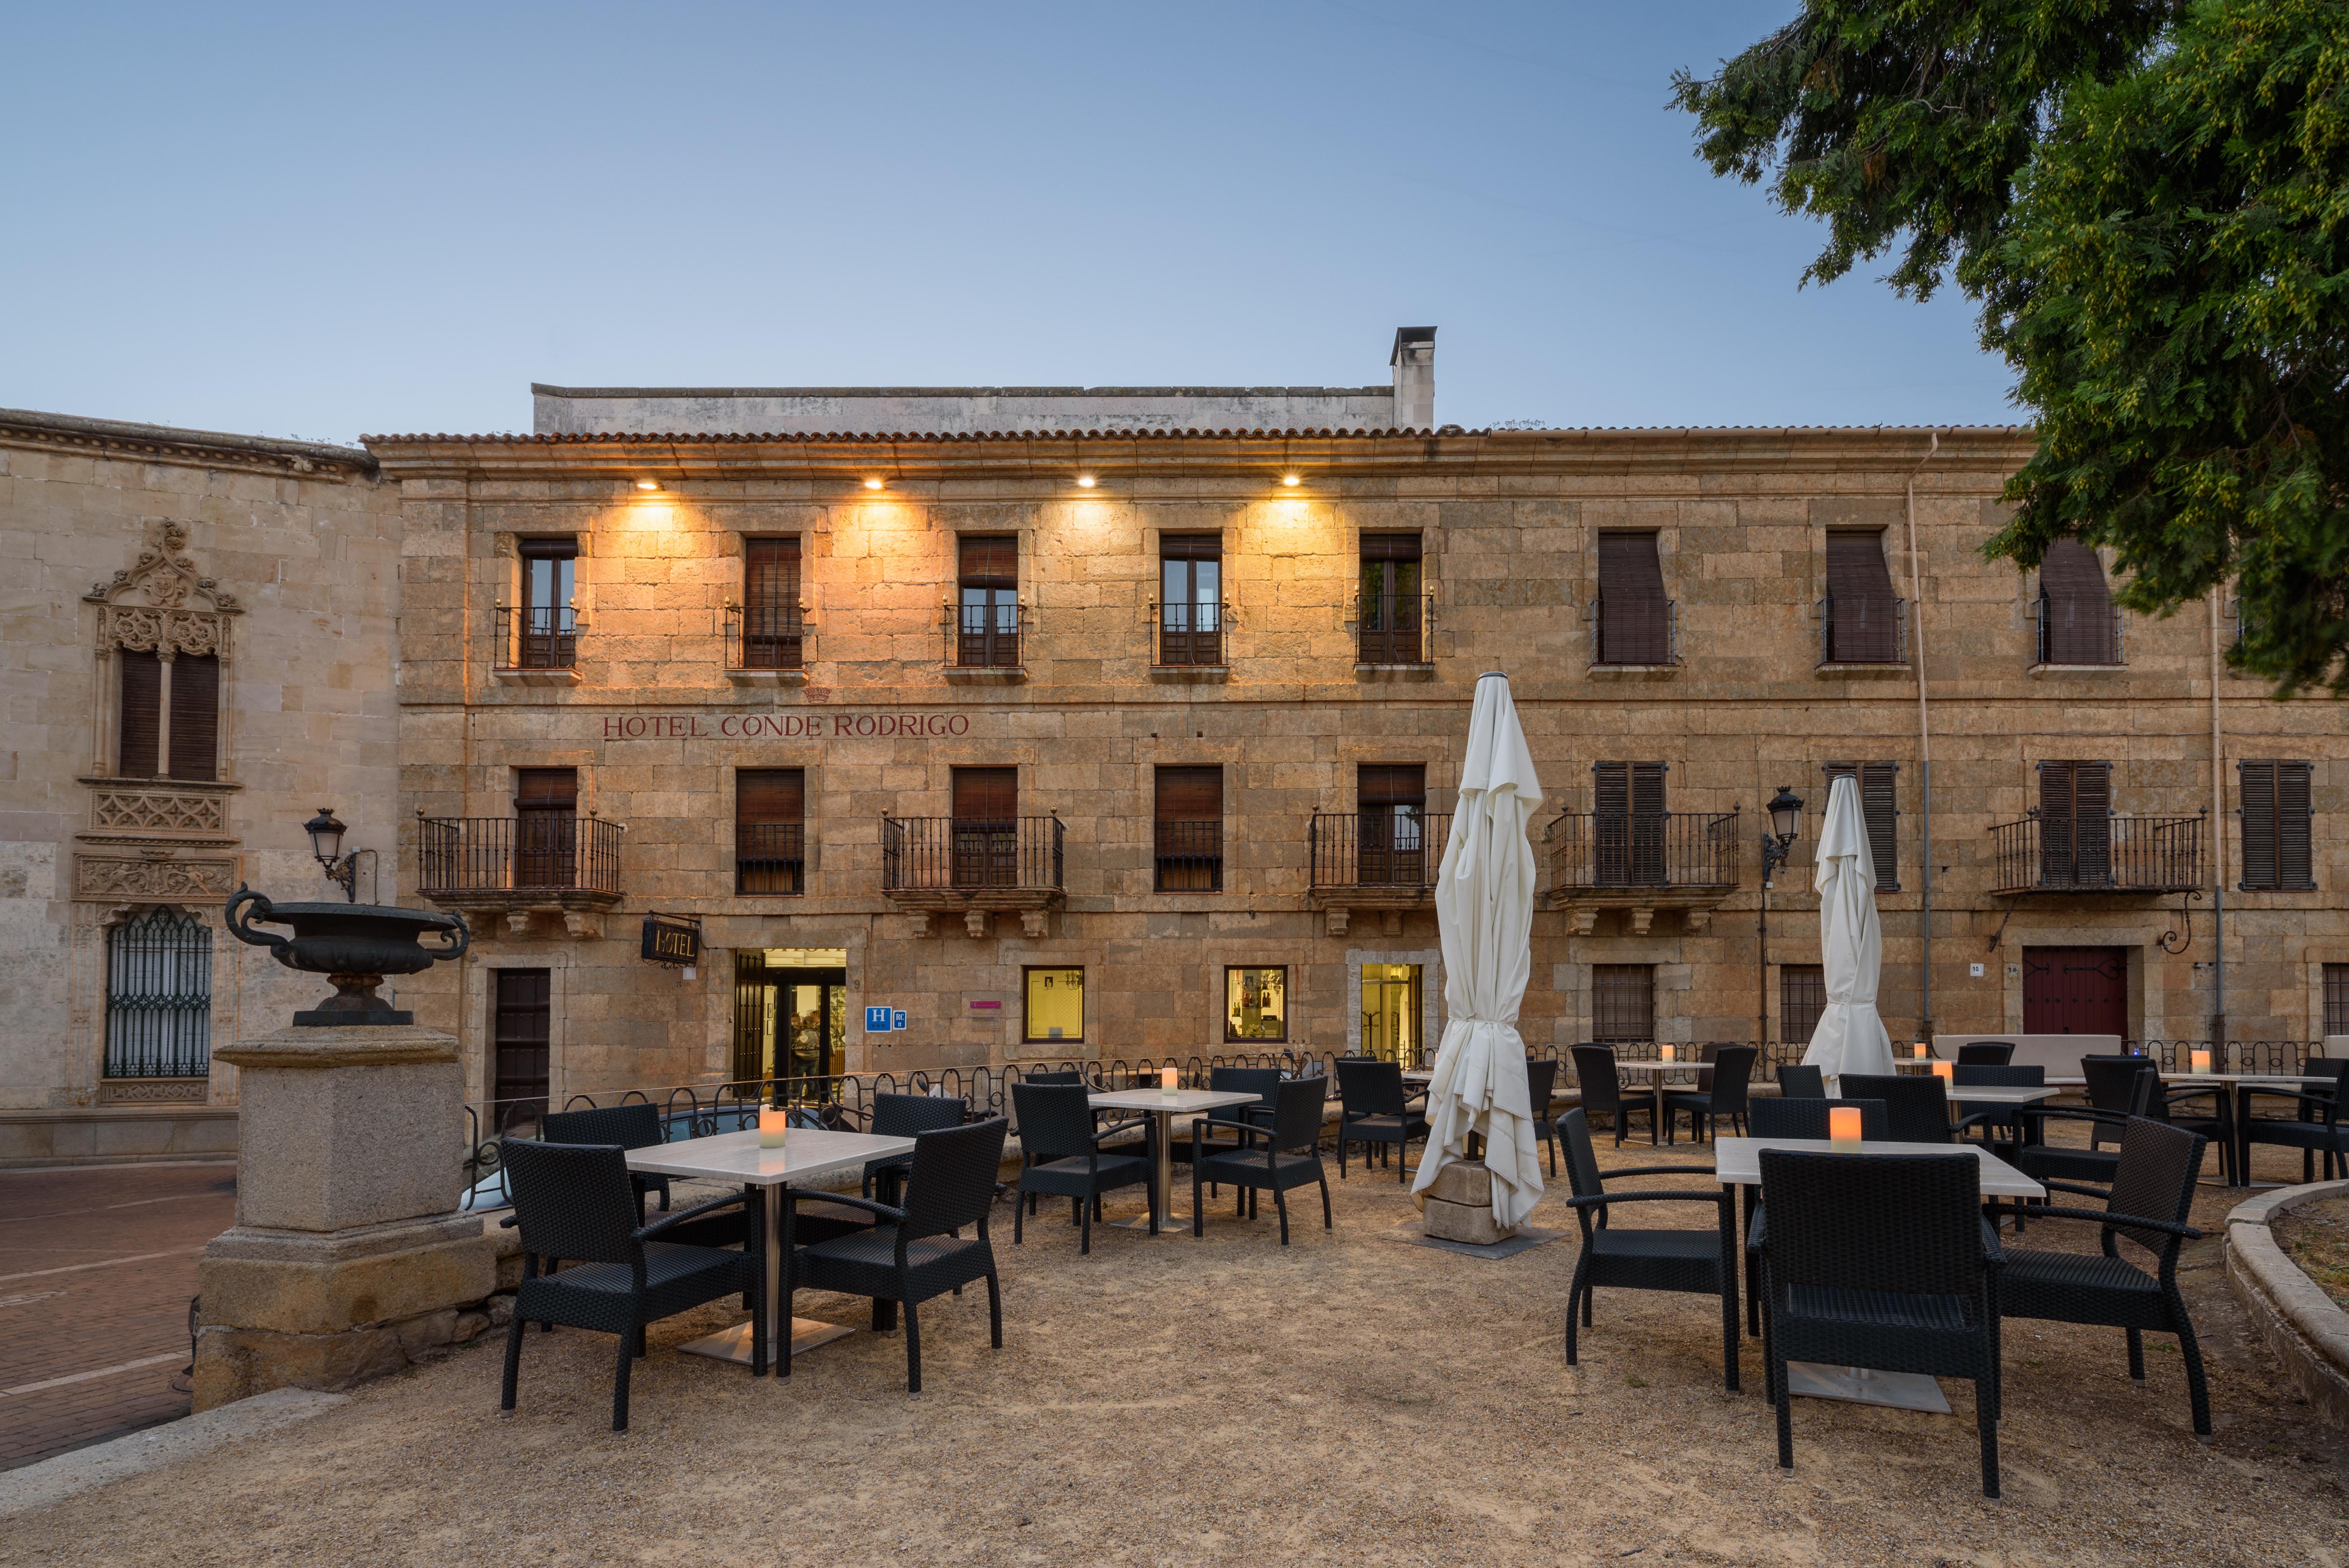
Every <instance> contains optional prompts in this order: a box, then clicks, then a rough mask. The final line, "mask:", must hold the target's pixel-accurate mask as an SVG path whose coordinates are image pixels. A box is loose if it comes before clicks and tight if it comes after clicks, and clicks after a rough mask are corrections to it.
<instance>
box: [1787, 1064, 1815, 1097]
mask: <svg viewBox="0 0 2349 1568" xmlns="http://www.w3.org/2000/svg"><path fill="white" fill-rule="evenodd" d="M1778 1092H1779V1093H1780V1094H1781V1095H1784V1096H1785V1098H1787V1099H1826V1097H1827V1078H1826V1071H1825V1070H1824V1069H1823V1068H1814V1067H1806V1066H1804V1065H1803V1064H1802V1063H1800V1062H1787V1063H1785V1064H1784V1065H1782V1066H1781V1067H1780V1068H1778Z"/></svg>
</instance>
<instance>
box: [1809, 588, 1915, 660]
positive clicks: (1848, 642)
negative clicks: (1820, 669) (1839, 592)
mask: <svg viewBox="0 0 2349 1568" xmlns="http://www.w3.org/2000/svg"><path fill="white" fill-rule="evenodd" d="M1880 603H1882V601H1880V600H1879V601H1878V604H1880ZM1870 608H1871V606H1869V605H1868V603H1867V602H1866V601H1864V600H1863V601H1861V602H1860V603H1858V605H1857V607H1850V606H1847V608H1846V610H1845V613H1844V614H1843V615H1842V617H1841V618H1840V619H1838V618H1837V614H1836V602H1835V598H1834V596H1833V595H1832V594H1830V595H1829V596H1828V597H1826V598H1824V599H1822V600H1820V601H1819V663H1820V665H1822V666H1825V665H1907V664H1908V663H1909V601H1908V600H1906V599H1895V600H1893V601H1892V614H1889V615H1887V614H1883V613H1882V611H1881V610H1880V609H1878V610H1877V612H1876V613H1875V614H1869V610H1870Z"/></svg>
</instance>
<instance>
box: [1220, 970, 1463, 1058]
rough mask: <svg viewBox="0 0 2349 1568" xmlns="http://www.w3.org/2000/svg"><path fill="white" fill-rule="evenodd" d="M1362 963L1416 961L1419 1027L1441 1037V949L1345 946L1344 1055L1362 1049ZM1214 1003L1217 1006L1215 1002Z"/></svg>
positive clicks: (1434, 1038)
mask: <svg viewBox="0 0 2349 1568" xmlns="http://www.w3.org/2000/svg"><path fill="white" fill-rule="evenodd" d="M1366 964H1416V965H1419V967H1420V975H1419V1027H1420V1031H1421V1037H1422V1038H1423V1039H1425V1040H1426V1041H1427V1042H1428V1043H1429V1044H1430V1045H1436V1044H1440V1043H1441V1042H1442V1040H1443V1038H1444V949H1443V948H1441V947H1418V948H1411V949H1408V950H1406V949H1400V948H1397V949H1384V948H1368V947H1350V948H1348V949H1346V1054H1347V1055H1348V1056H1350V1057H1351V1056H1360V1055H1361V1051H1362V966H1363V965H1366ZM1217 1006H1221V1003H1220V1002H1219V1003H1218V1004H1217Z"/></svg>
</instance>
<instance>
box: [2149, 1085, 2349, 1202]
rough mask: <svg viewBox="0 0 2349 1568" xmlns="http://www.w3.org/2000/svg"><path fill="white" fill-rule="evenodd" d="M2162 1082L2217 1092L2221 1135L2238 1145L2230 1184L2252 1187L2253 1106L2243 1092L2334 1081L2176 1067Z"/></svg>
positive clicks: (2275, 1184) (2276, 1184)
mask: <svg viewBox="0 0 2349 1568" xmlns="http://www.w3.org/2000/svg"><path fill="white" fill-rule="evenodd" d="M2161 1081H2162V1082H2163V1083H2165V1084H2178V1085H2180V1086H2182V1087H2190V1086H2192V1085H2195V1084H2206V1083H2207V1084H2209V1085H2210V1086H2212V1087H2213V1088H2216V1089H2217V1090H2218V1100H2219V1120H2220V1132H2221V1135H2222V1136H2223V1137H2225V1138H2226V1140H2228V1141H2229V1142H2230V1143H2231V1144H2233V1145H2234V1146H2235V1179H2234V1181H2232V1182H2230V1183H2229V1184H2230V1186H2236V1187H2249V1186H2251V1185H2252V1181H2251V1118H2250V1115H2249V1111H2250V1107H2249V1105H2248V1104H2247V1103H2246V1101H2245V1099H2244V1098H2243V1096H2244V1091H2245V1090H2247V1089H2252V1088H2258V1087H2260V1086H2261V1084H2272V1085H2274V1086H2276V1087H2277V1088H2282V1087H2283V1086H2284V1085H2286V1084H2303V1083H2332V1082H2333V1081H2334V1080H2333V1075H2332V1074H2331V1073H2323V1074H2319V1075H2311V1074H2307V1073H2222V1072H2207V1073H2198V1072H2192V1071H2178V1070H2177V1069H2174V1068H2173V1069H2171V1070H2169V1071H2167V1072H2164V1073H2163V1074H2162V1075H2161ZM2266 1185H2268V1186H2271V1187H2273V1186H2278V1185H2281V1183H2278V1182H2274V1181H2270V1182H2268V1183H2266Z"/></svg>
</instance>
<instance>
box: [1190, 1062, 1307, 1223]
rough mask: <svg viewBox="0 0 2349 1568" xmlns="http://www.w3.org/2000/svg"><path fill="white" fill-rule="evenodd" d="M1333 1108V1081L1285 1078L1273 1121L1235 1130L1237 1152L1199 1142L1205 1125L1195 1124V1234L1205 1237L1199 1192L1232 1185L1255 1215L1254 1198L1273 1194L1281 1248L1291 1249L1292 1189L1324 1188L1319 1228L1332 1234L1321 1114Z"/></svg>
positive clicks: (1276, 1097)
mask: <svg viewBox="0 0 2349 1568" xmlns="http://www.w3.org/2000/svg"><path fill="white" fill-rule="evenodd" d="M1329 1103H1330V1080H1329V1079H1328V1078H1321V1077H1319V1076H1316V1077H1313V1078H1288V1079H1285V1080H1284V1081H1283V1082H1282V1083H1281V1085H1280V1087H1279V1088H1278V1089H1277V1090H1276V1091H1275V1092H1274V1096H1273V1106H1272V1120H1271V1122H1270V1123H1269V1124H1268V1125H1267V1124H1257V1123H1248V1124H1244V1125H1235V1126H1233V1127H1232V1128H1231V1129H1230V1130H1231V1131H1233V1132H1235V1133H1237V1135H1238V1137H1239V1140H1240V1142H1239V1147H1237V1148H1236V1149H1226V1150H1221V1151H1217V1150H1216V1147H1215V1145H1214V1144H1211V1143H1206V1142H1204V1141H1202V1140H1201V1139H1200V1131H1199V1130H1200V1128H1201V1127H1202V1126H1204V1125H1205V1124H1204V1123H1202V1122H1193V1123H1192V1124H1191V1233H1192V1234H1193V1235H1195V1236H1196V1235H1203V1234H1205V1233H1206V1207H1205V1205H1204V1204H1203V1203H1202V1202H1201V1201H1200V1197H1199V1189H1200V1186H1201V1184H1202V1183H1204V1182H1207V1181H1214V1182H1218V1183H1220V1182H1225V1181H1228V1182H1230V1183H1231V1184H1232V1185H1233V1186H1235V1187H1237V1188H1239V1189H1241V1192H1240V1194H1239V1202H1240V1206H1241V1207H1242V1209H1243V1210H1245V1211H1246V1212H1247V1214H1248V1215H1249V1217H1251V1218H1253V1217H1254V1216H1255V1214H1256V1195H1257V1192H1259V1191H1270V1192H1271V1193H1272V1203H1273V1207H1274V1208H1275V1209H1277V1210H1278V1211H1279V1213H1280V1244H1281V1245H1282V1246H1284V1247H1285V1246H1287V1245H1288V1190H1289V1189H1290V1188H1292V1187H1302V1186H1305V1185H1306V1184H1307V1183H1309V1182H1311V1183H1315V1184H1317V1185H1319V1187H1320V1189H1321V1228H1322V1229H1323V1230H1325V1231H1326V1230H1328V1229H1330V1173H1329V1171H1326V1170H1325V1169H1323V1167H1322V1164H1321V1112H1322V1109H1323V1108H1324V1107H1326V1106H1327V1105H1328V1104H1329Z"/></svg>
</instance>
